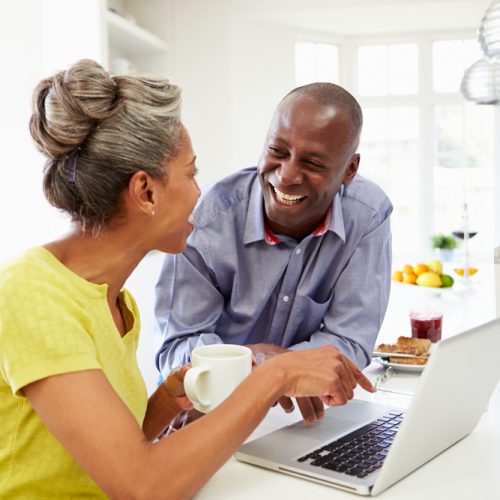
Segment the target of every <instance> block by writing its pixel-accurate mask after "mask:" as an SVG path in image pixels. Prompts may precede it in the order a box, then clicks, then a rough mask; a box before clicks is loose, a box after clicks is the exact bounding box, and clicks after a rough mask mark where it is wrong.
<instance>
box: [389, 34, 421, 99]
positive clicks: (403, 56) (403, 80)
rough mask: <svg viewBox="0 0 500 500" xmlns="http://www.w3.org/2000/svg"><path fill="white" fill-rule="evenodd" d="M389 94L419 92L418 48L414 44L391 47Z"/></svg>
mask: <svg viewBox="0 0 500 500" xmlns="http://www.w3.org/2000/svg"><path fill="white" fill-rule="evenodd" d="M389 82H390V87H389V93H390V94H393V95H396V94H400V95H407V94H416V93H417V92H418V48H417V45H416V44H414V43H409V44H399V45H389Z"/></svg>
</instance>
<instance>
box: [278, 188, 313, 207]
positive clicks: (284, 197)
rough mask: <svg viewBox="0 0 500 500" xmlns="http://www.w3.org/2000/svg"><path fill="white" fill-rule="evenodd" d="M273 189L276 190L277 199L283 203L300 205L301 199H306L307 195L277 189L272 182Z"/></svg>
mask: <svg viewBox="0 0 500 500" xmlns="http://www.w3.org/2000/svg"><path fill="white" fill-rule="evenodd" d="M270 186H271V188H272V191H273V192H274V198H275V200H276V201H277V202H278V203H280V204H282V205H287V206H291V205H298V204H299V203H300V202H301V201H303V200H305V199H306V198H307V197H306V196H301V195H298V194H286V193H283V192H281V191H280V190H278V189H276V188H275V187H274V186H273V185H272V184H270Z"/></svg>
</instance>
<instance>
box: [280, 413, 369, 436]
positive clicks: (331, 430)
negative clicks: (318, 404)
mask: <svg viewBox="0 0 500 500" xmlns="http://www.w3.org/2000/svg"><path fill="white" fill-rule="evenodd" d="M359 425H360V422H359V421H356V420H346V419H342V418H335V417H328V416H326V417H325V419H324V420H322V421H321V422H317V423H316V424H314V425H312V426H309V425H306V424H305V423H304V422H298V423H296V424H294V425H292V426H290V427H289V428H288V429H286V433H287V434H288V435H289V436H290V437H292V436H294V437H299V436H300V437H303V438H306V439H313V440H315V441H317V442H323V441H326V440H329V441H333V440H334V439H335V437H336V436H340V435H342V434H346V433H348V432H350V431H352V430H353V429H355V428H356V427H358V426H359ZM295 435H296V436H295Z"/></svg>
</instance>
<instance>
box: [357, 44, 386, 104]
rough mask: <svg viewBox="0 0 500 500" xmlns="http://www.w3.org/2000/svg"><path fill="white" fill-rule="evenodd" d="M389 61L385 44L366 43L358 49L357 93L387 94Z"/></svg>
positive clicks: (367, 94)
mask: <svg viewBox="0 0 500 500" xmlns="http://www.w3.org/2000/svg"><path fill="white" fill-rule="evenodd" d="M388 69H389V61H388V54H387V46H385V45H368V46H366V47H360V48H359V49H358V75H359V93H360V94H361V95H366V96H369V95H387V94H388V92H389V85H388V76H389V75H388Z"/></svg>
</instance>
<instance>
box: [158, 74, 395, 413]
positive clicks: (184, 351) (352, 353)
mask: <svg viewBox="0 0 500 500" xmlns="http://www.w3.org/2000/svg"><path fill="white" fill-rule="evenodd" d="M362 121H363V118H362V112H361V108H360V106H359V104H358V103H357V101H356V100H355V99H354V97H353V96H352V95H351V94H349V93H348V92H347V91H345V90H344V89H342V88H341V87H339V86H337V85H334V84H330V83H314V84H311V85H306V86H303V87H299V88H297V89H295V90H293V91H292V92H290V93H289V94H288V95H287V96H285V98H284V99H283V100H282V101H281V102H280V104H279V105H278V108H277V110H276V112H275V114H274V116H273V118H272V121H271V125H270V128H269V131H268V133H267V137H266V140H265V144H264V149H263V152H262V155H261V157H260V160H259V164H258V167H257V169H255V168H249V169H245V170H242V171H240V172H237V173H236V174H233V175H231V176H230V177H227V178H226V179H223V180H222V181H220V182H219V183H218V184H216V185H215V186H214V187H213V188H212V189H211V190H210V191H209V192H208V193H207V194H206V195H205V197H204V198H203V199H202V201H201V202H200V203H199V206H198V207H197V209H196V210H195V213H194V223H195V226H196V230H195V231H194V232H193V233H192V235H191V236H190V238H189V240H188V245H187V248H186V250H185V252H184V253H183V254H181V255H167V256H166V258H165V263H164V266H163V269H162V272H161V275H160V279H159V282H158V285H157V303H156V317H157V321H158V325H159V328H160V332H161V334H162V337H163V344H162V345H161V347H160V349H159V351H158V354H157V366H158V368H159V369H160V370H161V371H162V373H163V374H165V373H168V372H169V371H170V369H171V368H172V367H174V366H178V365H181V364H184V363H187V362H189V360H190V353H191V351H192V349H194V348H195V347H196V346H199V345H203V344H211V343H216V342H225V343H233V344H245V345H248V346H249V347H250V348H251V349H252V351H253V352H254V355H255V357H256V359H257V362H260V361H261V360H264V359H266V357H268V356H272V355H276V354H279V353H282V352H284V351H285V350H286V349H293V350H298V349H306V348H310V347H316V346H319V345H323V344H327V343H330V344H333V345H334V346H335V347H337V348H338V349H339V350H340V352H341V353H342V354H344V355H345V356H346V357H347V358H349V359H350V360H352V361H353V362H355V363H356V364H357V365H358V366H359V367H361V368H363V367H365V366H366V365H367V364H368V363H369V362H370V355H371V352H372V350H373V346H374V344H375V341H376V337H377V334H378V331H379V328H380V325H381V323H382V320H383V318H384V314H385V311H386V307H387V301H388V296H389V289H390V267H391V233H390V224H389V217H390V213H391V211H392V205H391V203H390V201H389V199H388V198H387V196H386V195H385V194H384V193H383V191H382V190H381V189H380V188H379V187H377V186H376V185H375V184H373V183H372V182H370V181H368V180H367V179H364V178H362V177H361V176H360V175H356V174H357V170H358V166H359V160H360V156H359V154H358V153H357V152H356V150H357V147H358V144H359V140H360V133H361V128H362ZM346 362H347V361H346ZM280 403H281V404H282V406H283V407H284V408H285V410H286V411H291V410H293V403H292V402H291V401H290V400H286V399H285V400H282V401H280ZM297 403H298V405H299V407H300V410H301V412H302V415H303V416H304V419H305V420H306V421H307V422H312V421H314V420H315V419H316V418H321V415H322V412H323V405H322V404H321V401H319V400H317V399H316V398H311V399H309V398H298V399H297Z"/></svg>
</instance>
